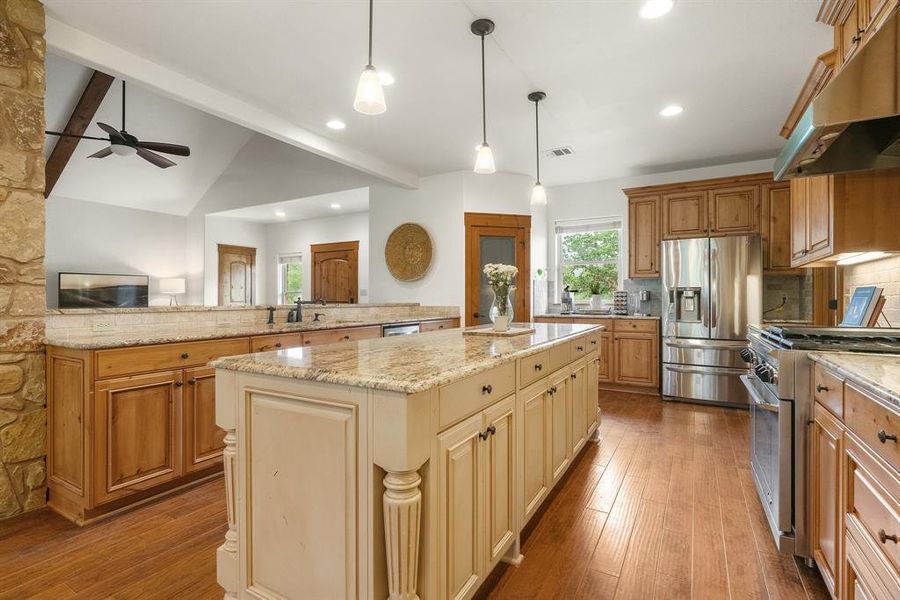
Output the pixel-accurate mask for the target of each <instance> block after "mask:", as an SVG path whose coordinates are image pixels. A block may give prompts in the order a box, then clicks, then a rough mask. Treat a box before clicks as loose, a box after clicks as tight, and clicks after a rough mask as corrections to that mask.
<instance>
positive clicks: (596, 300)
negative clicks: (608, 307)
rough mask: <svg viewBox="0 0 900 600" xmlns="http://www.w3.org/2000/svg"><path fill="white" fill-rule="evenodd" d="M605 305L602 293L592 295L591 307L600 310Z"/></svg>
mask: <svg viewBox="0 0 900 600" xmlns="http://www.w3.org/2000/svg"><path fill="white" fill-rule="evenodd" d="M602 306H603V300H601V296H600V294H594V295H592V296H591V308H593V309H594V310H600V308H601V307H602Z"/></svg>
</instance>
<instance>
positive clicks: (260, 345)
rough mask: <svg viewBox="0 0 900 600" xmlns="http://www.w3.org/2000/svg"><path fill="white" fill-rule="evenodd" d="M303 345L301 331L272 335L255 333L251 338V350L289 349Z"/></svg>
mask: <svg viewBox="0 0 900 600" xmlns="http://www.w3.org/2000/svg"><path fill="white" fill-rule="evenodd" d="M302 345H303V336H302V335H301V334H300V333H274V334H271V335H255V336H253V337H251V338H250V352H272V351H275V350H287V349H288V348H296V347H298V346H302Z"/></svg>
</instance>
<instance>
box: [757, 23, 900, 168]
mask: <svg viewBox="0 0 900 600" xmlns="http://www.w3.org/2000/svg"><path fill="white" fill-rule="evenodd" d="M895 167H900V11H897V12H894V14H893V15H891V16H890V17H888V20H887V21H885V23H884V25H883V26H882V28H881V29H880V30H879V31H878V32H877V33H875V35H874V36H873V37H872V39H871V40H869V42H868V43H867V44H866V45H865V46H863V47H862V48H861V49H860V50H859V51H858V52H857V54H856V56H854V57H853V58H851V59H850V61H849V62H848V63H847V64H846V65H845V66H844V68H843V69H842V70H841V72H840V73H838V74H837V75H836V76H835V77H834V79H832V81H831V82H830V83H829V84H828V85H826V86H825V88H824V89H823V90H822V91H821V92H820V93H819V95H818V96H817V97H816V98H815V100H813V102H812V104H810V106H809V108H807V109H806V112H805V113H803V116H802V117H801V118H800V120H799V121H798V122H797V126H796V127H795V128H794V132H793V133H792V134H791V137H790V138H788V141H787V144H785V146H784V148H783V149H782V151H781V153H780V154H779V155H778V158H777V159H776V160H775V168H774V172H775V179H776V180H782V179H790V178H793V177H810V176H813V175H825V174H831V173H845V172H848V171H866V170H873V169H890V168H895Z"/></svg>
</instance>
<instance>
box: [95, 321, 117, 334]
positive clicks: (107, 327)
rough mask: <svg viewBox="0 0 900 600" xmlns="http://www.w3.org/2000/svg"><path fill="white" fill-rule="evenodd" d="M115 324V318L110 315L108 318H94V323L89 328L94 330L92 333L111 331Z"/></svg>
mask: <svg viewBox="0 0 900 600" xmlns="http://www.w3.org/2000/svg"><path fill="white" fill-rule="evenodd" d="M115 326H116V320H115V318H113V317H110V318H108V319H94V323H93V326H92V327H91V329H92V330H93V331H94V333H102V332H104V331H111V330H112V329H113V328H114V327H115Z"/></svg>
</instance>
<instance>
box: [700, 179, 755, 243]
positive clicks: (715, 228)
mask: <svg viewBox="0 0 900 600" xmlns="http://www.w3.org/2000/svg"><path fill="white" fill-rule="evenodd" d="M707 204H708V207H707V208H708V211H709V216H708V219H707V223H708V224H709V225H708V226H709V235H711V236H723V235H744V234H747V233H757V232H759V185H743V186H734V187H721V188H713V189H711V190H710V191H709V192H707Z"/></svg>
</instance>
